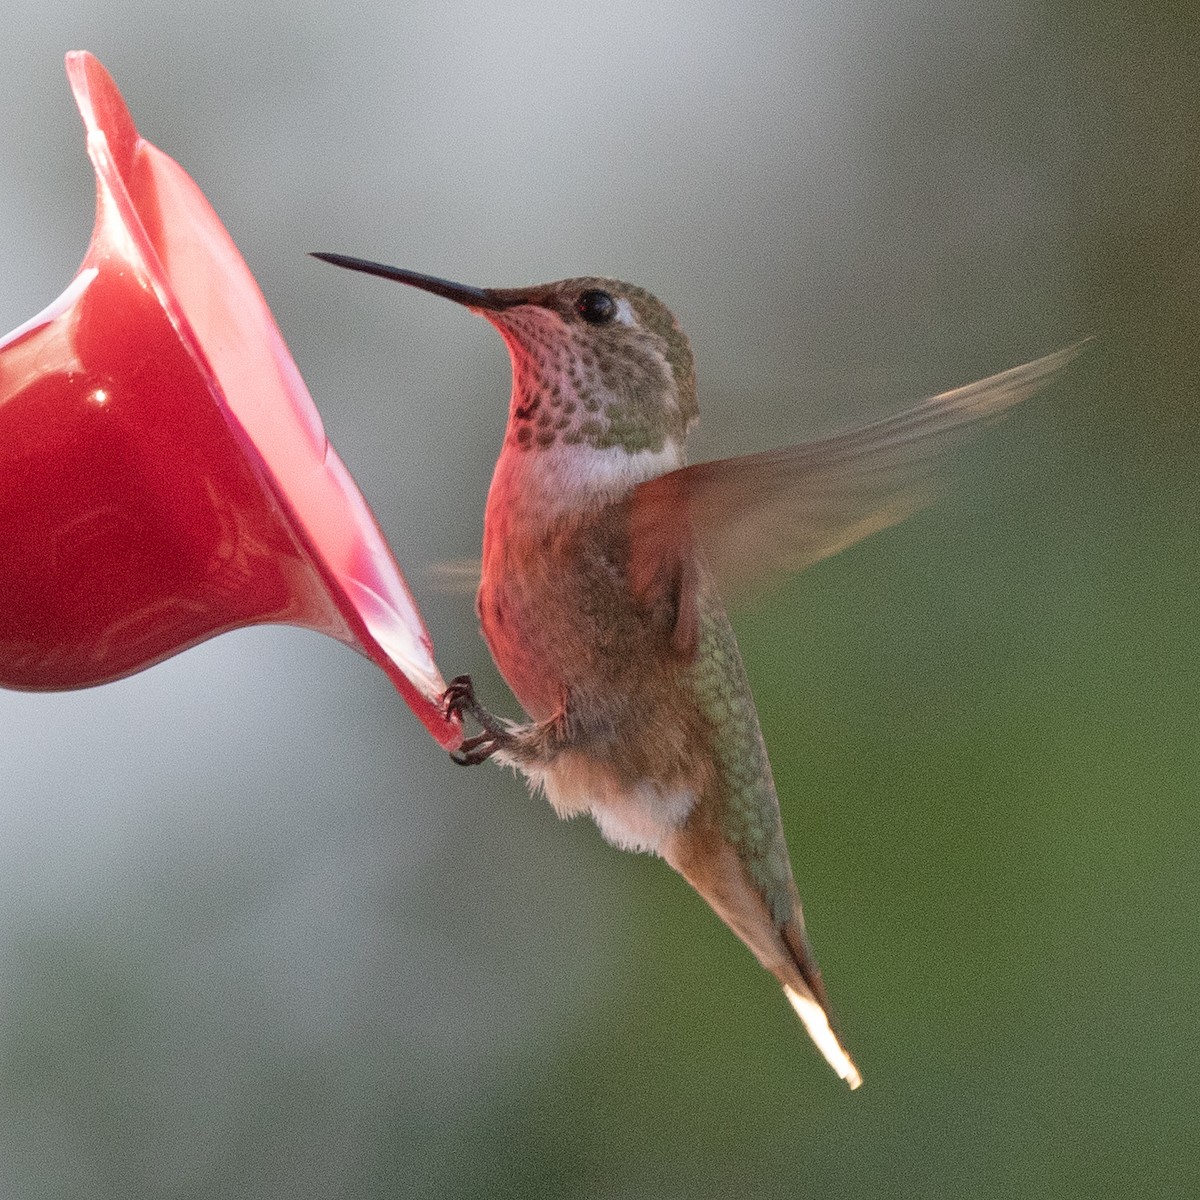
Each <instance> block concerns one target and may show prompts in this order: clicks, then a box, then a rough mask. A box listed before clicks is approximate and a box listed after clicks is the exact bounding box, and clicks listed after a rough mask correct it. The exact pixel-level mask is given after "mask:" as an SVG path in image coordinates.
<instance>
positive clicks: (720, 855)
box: [660, 820, 862, 1089]
mask: <svg viewBox="0 0 1200 1200" xmlns="http://www.w3.org/2000/svg"><path fill="white" fill-rule="evenodd" d="M706 825H707V822H704V821H703V820H700V821H693V822H690V823H689V824H688V825H687V826H685V827H683V828H681V829H679V830H676V831H675V832H674V834H673V836H671V837H670V838H668V839H667V840H666V842H665V843H664V844H663V845H662V846H661V847H660V853H661V854H662V856H663V857H664V858H665V859H666V860H667V861H668V862H669V863H670V864H671V866H673V867H674V868H675V870H677V871H678V872H679V873H680V874H681V875H682V876H683V877H684V878H685V879H686V880H687V881H688V882H689V883H690V884H691V885H692V887H694V888H695V889H696V891H698V892H699V893H700V895H701V896H703V897H704V899H705V900H707V901H708V903H709V905H710V907H711V908H712V909H713V911H714V912H715V913H716V914H717V916H719V917H720V918H721V920H722V921H724V922H725V924H726V925H728V926H729V928H730V929H732V930H733V932H734V933H736V934H737V935H738V937H739V938H741V939H742V941H743V942H745V944H746V945H747V946H748V947H749V949H750V950H751V951H752V952H753V954H754V957H755V958H757V959H758V961H759V962H760V963H762V965H763V966H764V967H766V969H767V970H768V971H770V972H771V974H772V975H774V976H775V978H776V979H778V980H779V982H780V983H781V984H783V991H784V994H785V995H786V996H787V998H788V1001H789V1003H790V1004H791V1006H792V1007H793V1008H794V1009H795V1010H796V1013H797V1015H798V1016H799V1017H800V1020H801V1021H803V1022H804V1028H805V1029H806V1030H807V1032H808V1036H809V1037H810V1038H812V1040H813V1043H814V1044H815V1045H816V1047H817V1049H818V1050H820V1052H821V1054H822V1055H823V1056H824V1058H825V1061H826V1062H827V1063H828V1064H829V1065H830V1066H831V1067H832V1068H833V1069H834V1071H836V1072H837V1074H838V1076H839V1077H840V1078H842V1079H844V1080H845V1081H846V1083H847V1084H849V1086H850V1088H851V1089H854V1088H856V1087H859V1086H860V1085H861V1083H862V1075H861V1074H860V1073H859V1070H858V1067H856V1066H855V1065H854V1060H853V1059H852V1058H851V1057H850V1055H849V1053H847V1051H846V1048H845V1047H844V1046H843V1045H842V1042H841V1039H840V1038H839V1037H838V1034H837V1032H836V1031H835V1029H834V1026H833V1022H832V1021H831V1020H830V1016H829V1002H828V999H827V998H826V995H825V984H824V983H823V982H822V979H821V972H820V970H819V969H818V967H817V963H816V959H815V958H814V957H813V954H812V951H811V950H810V949H809V946H808V939H807V937H806V936H805V933H804V923H803V917H802V916H801V915H800V901H799V899H798V898H796V901H795V904H796V909H795V915H793V916H792V917H791V918H790V919H789V920H787V921H785V922H783V923H782V924H777V923H776V922H775V920H774V919H773V918H772V916H771V913H770V911H769V910H768V908H767V905H766V903H765V902H764V900H763V897H762V894H761V893H760V892H759V890H758V888H757V887H755V886H754V884H753V883H752V882H751V881H750V879H749V877H748V876H747V874H746V871H745V869H744V867H743V865H742V863H741V861H740V860H739V859H738V857H737V855H736V854H735V853H734V851H733V848H732V847H731V846H730V845H729V844H728V843H726V842H724V841H723V839H721V838H720V837H719V835H717V834H716V832H715V830H713V829H712V828H711V827H708V828H706ZM792 886H793V887H794V885H792ZM793 895H794V893H793Z"/></svg>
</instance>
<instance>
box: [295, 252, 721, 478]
mask: <svg viewBox="0 0 1200 1200" xmlns="http://www.w3.org/2000/svg"><path fill="white" fill-rule="evenodd" d="M316 257H317V258H321V259H324V260H325V261H326V262H331V263H333V264H334V265H336V266H342V267H349V268H350V269H352V270H357V271H365V272H367V273H368V274H372V275H380V276H383V277H384V278H385V279H394V280H397V281H399V282H401V283H407V284H411V285H412V286H414V287H419V288H423V289H424V290H425V291H428V292H433V293H434V294H435V295H439V296H444V297H446V299H448V300H454V301H456V302H457V303H459V304H463V305H465V306H466V307H467V308H469V309H471V311H472V312H476V313H478V314H479V315H480V316H483V317H486V318H487V319H488V320H489V321H490V322H491V323H492V324H493V325H495V326H496V328H497V329H498V330H499V331H500V333H501V335H502V336H503V338H504V340H505V342H506V343H507V345H508V349H509V354H510V355H511V357H512V365H513V391H512V403H511V406H510V408H509V418H508V432H507V435H506V446H511V447H512V448H513V449H517V450H531V451H536V450H548V449H550V448H551V447H555V446H591V447H593V448H595V449H598V450H618V449H621V450H625V451H627V452H628V453H630V454H633V453H637V452H639V451H648V452H651V453H654V454H657V453H660V452H662V451H664V450H675V449H680V448H681V447H682V445H683V440H684V437H685V435H686V434H687V431H688V429H689V428H690V426H691V425H692V423H693V422H694V421H695V420H696V418H697V416H698V415H699V408H698V406H697V403H696V373H695V365H694V363H693V359H692V350H691V346H690V345H689V344H688V340H687V335H686V334H685V333H684V332H683V330H682V329H681V328H680V326H679V322H678V321H676V320H675V317H674V315H673V314H672V313H671V310H670V309H668V308H667V306H666V305H665V304H663V303H662V302H661V301H659V300H657V299H655V297H654V296H652V295H651V294H650V293H649V292H647V291H645V290H644V289H643V288H640V287H636V286H634V285H633V284H630V283H621V282H620V281H618V280H615V279H597V278H584V279H564V280H561V281H560V282H558V283H546V284H539V285H537V286H534V287H525V288H476V287H467V286H465V285H463V284H458V283H450V282H448V281H447V280H444V279H436V278H434V277H432V276H429V275H421V274H418V273H417V272H415V271H406V270H402V269H399V268H396V267H386V266H382V265H380V264H378V263H372V262H367V261H365V260H363V259H357V258H347V257H345V256H343V255H335V254H318V255H316Z"/></svg>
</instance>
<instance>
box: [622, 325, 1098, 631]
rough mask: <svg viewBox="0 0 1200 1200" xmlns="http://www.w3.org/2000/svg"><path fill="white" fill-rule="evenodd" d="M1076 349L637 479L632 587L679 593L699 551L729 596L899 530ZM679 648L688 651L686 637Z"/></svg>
mask: <svg viewBox="0 0 1200 1200" xmlns="http://www.w3.org/2000/svg"><path fill="white" fill-rule="evenodd" d="M1082 347H1083V343H1082V342H1080V343H1077V344H1076V345H1074V346H1069V347H1067V348H1066V349H1065V350H1059V351H1058V352H1057V353H1055V354H1048V355H1047V356H1046V357H1045V358H1039V359H1035V360H1034V361H1033V362H1029V363H1026V364H1025V365H1024V366H1020V367H1013V368H1012V369H1011V370H1008V371H1002V372H1001V373H1000V374H999V375H992V376H990V377H989V378H987V379H981V380H979V381H978V382H977V383H969V384H967V385H966V386H965V387H960V388H955V389H954V390H953V391H950V392H943V393H942V394H941V395H938V396H933V397H932V398H931V399H929V400H926V401H924V402H923V403H921V404H918V405H917V406H916V407H915V408H911V409H909V410H908V411H907V412H902V413H900V414H898V415H897V416H894V417H888V418H886V419H884V420H882V421H876V422H874V423H873V424H871V425H866V426H864V427H863V428H862V429H858V430H855V431H854V432H852V433H844V434H839V435H837V436H834V437H829V438H823V439H821V440H819V441H814V442H804V443H801V444H800V445H798V446H788V447H785V448H784V449H782V450H771V451H768V452H767V453H765V454H750V455H747V456H745V457H743V458H726V459H720V460H718V461H716V462H707V463H697V464H696V465H695V466H691V467H683V468H681V469H680V470H678V471H672V472H670V473H669V474H667V475H662V476H660V477H659V478H657V479H652V480H650V481H649V482H647V483H643V484H641V485H640V486H639V487H638V488H637V489H636V490H635V492H634V494H633V498H632V502H631V509H630V545H631V547H632V554H631V564H630V582H631V584H632V586H633V588H634V590H635V592H636V593H637V594H638V595H639V596H641V597H642V598H643V599H646V600H653V599H655V598H657V597H658V596H659V595H660V594H663V593H667V594H670V593H671V591H672V590H673V589H678V588H679V586H680V585H679V580H680V579H682V578H683V577H684V576H685V574H686V563H687V561H688V560H690V558H691V555H692V548H693V546H694V545H698V546H699V547H700V549H701V550H702V552H703V554H704V557H705V559H706V561H707V563H708V566H709V568H710V569H711V570H712V572H713V574H714V575H715V577H716V579H717V582H718V585H719V586H720V588H721V590H722V593H723V594H724V595H725V596H726V598H729V596H730V595H732V594H735V593H737V592H739V591H745V590H746V589H748V588H750V587H753V586H754V585H756V584H759V583H762V582H763V581H764V580H766V579H767V578H769V577H770V576H771V575H773V574H777V573H779V572H783V571H800V570H803V568H805V567H807V566H809V565H810V564H812V563H814V562H817V561H819V560H820V559H822V558H826V557H828V556H829V555H831V554H836V553H837V551H839V550H841V549H843V548H844V547H846V546H850V545H853V543H855V542H857V541H859V540H860V539H861V538H864V537H866V536H867V535H868V534H871V533H875V532H876V531H877V530H880V529H886V528H887V527H888V526H890V525H895V524H897V523H898V522H899V521H902V520H904V518H905V517H907V516H909V515H911V514H912V513H913V512H915V511H916V510H917V509H919V508H921V507H923V506H924V505H926V504H928V503H929V502H930V500H931V499H932V494H931V481H930V479H929V476H930V469H931V467H932V465H933V463H934V461H935V460H936V458H937V456H938V455H940V454H941V453H942V452H944V451H945V450H947V449H949V448H951V447H953V446H955V445H958V444H959V443H961V442H963V441H965V440H966V438H967V436H968V435H970V434H972V433H974V432H975V431H976V430H978V429H979V428H980V426H981V425H982V423H983V421H984V420H985V419H986V418H991V417H996V416H998V415H999V414H1001V413H1003V412H1004V411H1005V410H1006V409H1009V408H1011V407H1012V406H1013V405H1014V404H1019V403H1020V402H1021V401H1022V400H1024V399H1026V398H1027V397H1028V396H1030V395H1032V394H1033V393H1034V392H1035V391H1037V389H1038V388H1040V387H1041V386H1042V385H1043V384H1045V383H1046V382H1047V381H1048V380H1049V379H1050V377H1051V376H1052V375H1053V374H1054V373H1055V372H1056V371H1058V370H1059V369H1060V368H1062V367H1063V366H1065V365H1066V364H1067V363H1068V362H1070V361H1071V359H1073V358H1074V357H1075V356H1076V354H1078V353H1079V351H1080V350H1081V349H1082ZM676 598H677V599H678V595H677V593H676ZM682 616H683V614H682V613H681V618H682ZM682 641H683V644H681V646H680V649H687V648H688V647H689V645H690V639H689V638H686V637H685V638H684V639H683V640H682Z"/></svg>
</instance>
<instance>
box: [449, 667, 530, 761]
mask: <svg viewBox="0 0 1200 1200" xmlns="http://www.w3.org/2000/svg"><path fill="white" fill-rule="evenodd" d="M442 711H443V712H444V713H445V714H446V716H447V717H454V716H456V717H461V716H462V715H463V713H467V714H469V715H470V716H471V717H472V718H473V719H474V721H475V722H476V723H477V724H478V725H479V726H480V727H481V728H482V729H483V732H482V733H480V734H477V735H476V736H475V737H469V738H465V739H464V740H463V743H462V745H461V746H459V748H458V749H457V750H451V751H450V757H451V758H452V759H453V760H454V761H455V762H456V763H458V765H459V766H460V767H473V766H476V765H477V764H478V763H481V762H485V761H486V760H487V759H489V758H491V757H492V755H493V754H495V753H496V751H497V750H507V749H510V748H511V747H512V745H513V744H514V742H515V741H516V738H515V737H514V735H513V733H512V732H511V730H510V729H509V728H508V726H507V725H506V724H505V722H503V721H502V720H501V719H500V718H499V717H497V716H493V714H492V713H490V712H488V710H487V709H486V708H484V707H483V705H482V704H480V703H479V701H478V700H476V698H475V685H474V683H472V682H471V677H470V675H458V676H456V677H455V678H454V679H452V680H450V686H449V687H448V688H447V689H446V690H445V692H443V693H442Z"/></svg>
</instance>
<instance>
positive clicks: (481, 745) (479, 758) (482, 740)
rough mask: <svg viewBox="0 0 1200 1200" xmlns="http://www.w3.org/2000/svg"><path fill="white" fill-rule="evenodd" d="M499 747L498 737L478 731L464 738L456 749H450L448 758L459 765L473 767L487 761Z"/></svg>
mask: <svg viewBox="0 0 1200 1200" xmlns="http://www.w3.org/2000/svg"><path fill="white" fill-rule="evenodd" d="M499 749H500V742H499V739H497V738H496V737H495V736H494V735H493V734H490V733H480V734H477V735H476V736H475V737H469V738H466V739H465V740H464V741H463V743H462V745H461V746H459V748H458V749H457V750H451V751H450V758H451V761H453V762H456V763H457V764H458V765H459V766H460V767H475V766H478V765H479V764H480V763H481V762H487V760H488V759H489V758H491V757H492V755H493V754H495V753H496V751H497V750H499Z"/></svg>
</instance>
